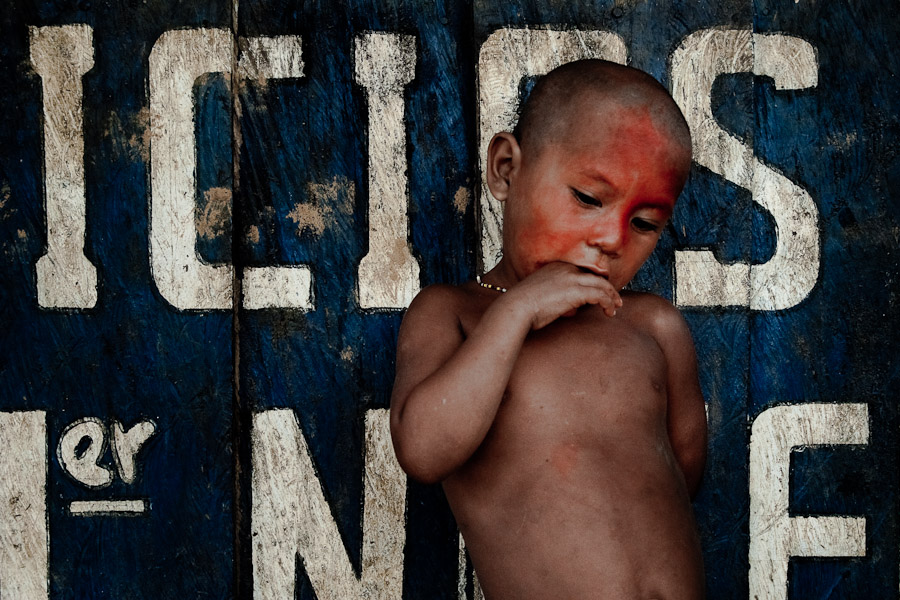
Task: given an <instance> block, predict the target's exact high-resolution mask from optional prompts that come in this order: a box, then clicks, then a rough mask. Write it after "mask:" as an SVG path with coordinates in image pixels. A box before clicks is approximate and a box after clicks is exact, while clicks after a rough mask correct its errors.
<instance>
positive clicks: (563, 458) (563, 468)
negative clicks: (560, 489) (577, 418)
mask: <svg viewBox="0 0 900 600" xmlns="http://www.w3.org/2000/svg"><path fill="white" fill-rule="evenodd" d="M580 452H581V451H580V450H579V448H578V445H577V444H575V443H574V442H568V443H566V444H562V445H560V446H557V447H556V448H554V449H553V452H552V453H551V454H550V465H551V466H552V467H553V468H554V469H556V471H557V472H558V473H559V474H560V475H562V476H563V477H568V476H569V473H571V472H572V469H574V468H575V464H576V463H577V462H578V455H579V454H580Z"/></svg>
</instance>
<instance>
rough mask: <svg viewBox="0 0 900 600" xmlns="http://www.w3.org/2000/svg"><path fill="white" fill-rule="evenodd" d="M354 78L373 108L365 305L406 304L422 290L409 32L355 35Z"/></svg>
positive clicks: (362, 287) (362, 286)
mask: <svg viewBox="0 0 900 600" xmlns="http://www.w3.org/2000/svg"><path fill="white" fill-rule="evenodd" d="M354 58H355V79H356V82H357V83H359V84H360V85H362V86H363V87H364V88H365V89H366V102H367V104H368V107H369V119H368V124H369V251H368V252H367V253H366V255H365V256H363V257H362V260H361V261H360V263H359V305H360V307H362V308H405V307H406V306H408V305H409V303H410V302H412V299H413V298H414V297H415V295H416V294H417V293H418V292H419V263H418V262H417V261H416V259H415V258H414V257H413V255H412V253H411V252H410V250H409V243H408V242H407V238H408V237H409V233H408V231H409V225H408V221H407V217H406V213H407V212H408V210H409V190H408V185H407V174H406V172H407V169H406V135H405V131H404V129H403V123H404V108H403V104H404V102H403V88H404V87H405V86H406V84H407V83H409V82H410V81H412V79H413V77H414V75H415V66H416V41H415V38H414V37H413V36H411V35H396V34H389V33H366V34H363V35H361V36H359V37H358V38H356V47H355V56H354Z"/></svg>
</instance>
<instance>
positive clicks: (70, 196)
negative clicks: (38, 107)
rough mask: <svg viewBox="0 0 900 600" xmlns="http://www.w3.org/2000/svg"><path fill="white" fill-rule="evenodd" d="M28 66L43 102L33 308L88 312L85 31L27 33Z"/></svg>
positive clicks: (93, 293)
mask: <svg viewBox="0 0 900 600" xmlns="http://www.w3.org/2000/svg"><path fill="white" fill-rule="evenodd" d="M29 38H30V42H31V44H30V45H31V64H32V66H33V67H34V70H35V72H37V73H38V74H39V75H40V76H41V82H42V87H43V96H44V102H43V105H44V196H45V198H46V215H47V253H46V254H44V255H43V256H41V257H40V258H39V259H38V261H37V264H36V265H35V268H36V269H37V296H38V303H39V304H40V305H41V306H43V307H46V308H91V307H92V306H94V304H96V303H97V269H96V267H94V265H93V264H91V261H89V260H88V259H87V257H86V256H85V255H84V234H85V199H84V133H83V121H84V116H83V110H82V86H81V78H82V77H83V76H84V74H85V73H87V72H88V71H90V70H91V67H93V66H94V46H93V30H92V29H91V28H90V27H88V26H87V25H63V26H58V27H31V28H29Z"/></svg>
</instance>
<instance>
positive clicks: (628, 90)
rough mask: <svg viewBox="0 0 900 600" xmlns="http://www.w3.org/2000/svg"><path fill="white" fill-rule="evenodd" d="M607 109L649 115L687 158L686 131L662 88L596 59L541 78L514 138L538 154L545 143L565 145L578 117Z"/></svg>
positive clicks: (640, 74) (629, 70) (633, 72)
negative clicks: (588, 109) (590, 110)
mask: <svg viewBox="0 0 900 600" xmlns="http://www.w3.org/2000/svg"><path fill="white" fill-rule="evenodd" d="M605 103H610V108H613V107H623V108H642V109H646V110H648V111H649V113H650V116H651V118H652V119H653V122H654V124H655V125H656V126H657V127H659V128H660V129H662V131H663V132H665V133H666V135H667V136H668V137H669V138H670V139H671V140H673V141H675V142H676V143H678V144H679V145H680V146H682V147H683V148H685V150H686V151H687V153H688V155H690V150H691V134H690V130H689V129H688V125H687V122H686V121H685V120H684V116H683V115H682V114H681V110H680V109H679V108H678V105H677V104H675V101H674V100H673V99H672V97H671V96H670V95H669V92H668V91H667V90H666V88H665V87H663V86H662V85H661V84H660V83H659V82H658V81H656V80H655V79H653V77H651V76H650V75H648V74H647V73H644V72H643V71H639V70H637V69H634V68H631V67H626V66H623V65H620V64H617V63H613V62H609V61H606V60H599V59H587V60H579V61H575V62H570V63H566V64H564V65H562V66H560V67H557V68H556V69H554V70H552V71H550V72H549V73H547V74H546V75H544V76H542V77H540V78H539V79H538V80H537V83H536V84H535V85H534V88H533V89H532V91H531V94H529V96H528V98H526V100H525V103H524V104H523V106H522V108H521V110H520V117H519V122H518V123H517V124H516V127H515V129H514V130H513V135H514V136H515V137H516V139H517V140H518V141H519V144H520V145H521V146H522V147H523V150H524V149H526V148H528V149H532V150H537V151H538V152H539V151H540V148H541V147H542V146H543V145H544V144H545V143H547V142H554V141H555V142H559V141H562V140H564V139H565V137H566V135H567V134H568V133H569V128H570V127H572V126H574V125H576V124H577V121H578V119H577V118H575V113H576V111H578V110H584V108H585V107H590V106H593V107H595V108H597V109H602V108H603V105H604V104H605Z"/></svg>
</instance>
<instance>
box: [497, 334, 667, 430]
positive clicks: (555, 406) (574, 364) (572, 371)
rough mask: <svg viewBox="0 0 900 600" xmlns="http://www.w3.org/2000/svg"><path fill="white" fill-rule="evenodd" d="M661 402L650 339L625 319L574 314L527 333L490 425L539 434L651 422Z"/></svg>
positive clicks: (660, 360) (662, 370)
mask: <svg viewBox="0 0 900 600" xmlns="http://www.w3.org/2000/svg"><path fill="white" fill-rule="evenodd" d="M665 410H666V363H665V357H664V356H663V353H662V350H661V349H660V348H659V346H658V345H657V344H656V342H655V340H653V338H652V337H650V336H649V335H647V334H645V333H643V332H641V331H639V330H637V329H635V328H634V327H633V326H631V325H630V324H628V323H625V322H621V321H620V322H615V321H614V320H607V321H605V322H601V323H599V324H597V323H589V324H585V323H579V322H578V321H577V317H576V318H575V319H567V320H562V321H561V322H558V323H554V324H552V325H551V326H549V327H547V328H545V329H543V330H540V331H536V332H532V334H531V335H529V337H528V339H527V340H526V342H525V344H524V345H523V347H522V350H521V352H520V353H519V357H518V359H517V361H516V365H515V367H514V369H513V372H512V374H511V376H510V380H509V383H508V385H507V390H506V396H505V398H504V401H503V403H502V404H501V406H500V409H499V411H498V414H497V419H496V425H497V426H504V425H505V426H508V427H512V428H514V429H516V430H520V431H521V433H525V431H524V430H527V429H531V428H535V430H536V431H535V432H534V433H540V434H541V435H540V437H544V436H545V435H547V434H551V435H552V434H554V433H555V434H558V435H560V436H565V435H566V433H567V432H568V433H570V434H572V435H578V434H579V433H584V434H587V435H590V434H592V433H594V432H597V431H608V430H610V429H617V430H619V431H632V430H635V429H648V428H649V429H654V430H655V429H656V427H657V426H658V425H659V424H661V423H664V422H665ZM557 429H558V431H554V430H557ZM524 437H526V438H532V439H534V438H533V437H532V436H531V435H525V436H524ZM552 437H556V436H555V435H552Z"/></svg>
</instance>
